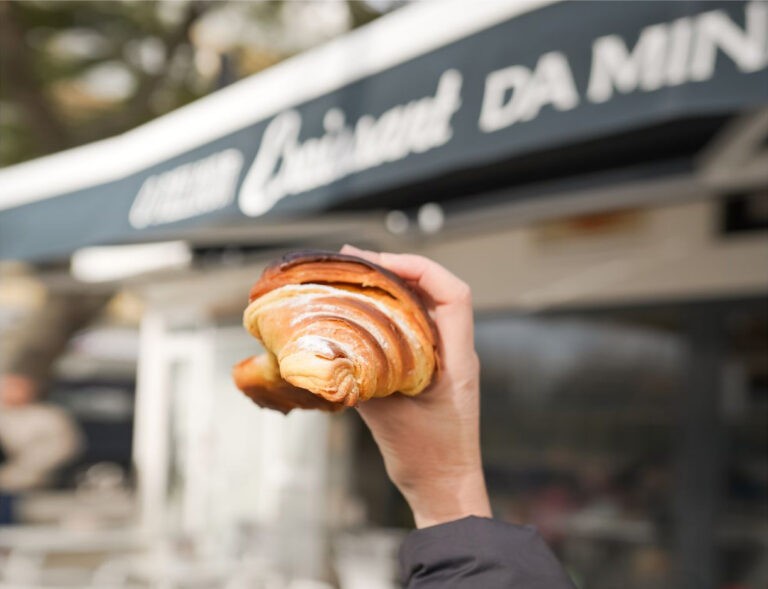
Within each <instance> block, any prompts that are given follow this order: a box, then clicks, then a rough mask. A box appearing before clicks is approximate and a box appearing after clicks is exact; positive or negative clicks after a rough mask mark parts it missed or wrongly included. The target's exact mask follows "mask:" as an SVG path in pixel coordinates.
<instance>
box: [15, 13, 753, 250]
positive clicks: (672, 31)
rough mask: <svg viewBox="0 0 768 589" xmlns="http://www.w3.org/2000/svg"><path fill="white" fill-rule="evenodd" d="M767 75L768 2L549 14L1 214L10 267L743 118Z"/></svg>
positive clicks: (478, 35) (488, 31)
mask: <svg viewBox="0 0 768 589" xmlns="http://www.w3.org/2000/svg"><path fill="white" fill-rule="evenodd" d="M435 4H438V5H439V3H435ZM435 9H436V18H439V17H438V16H437V13H439V6H436V7H435ZM424 34H425V35H426V34H429V31H424ZM398 42H400V40H399V39H397V38H392V43H398ZM767 68H768V4H766V3H763V2H749V3H744V2H685V3H683V2H621V3H600V2H597V3H589V2H578V3H575V2H566V3H557V4H551V5H547V6H544V7H542V8H539V9H537V10H534V11H532V12H528V13H525V14H521V15H518V16H516V17H515V18H511V19H508V20H503V21H501V22H498V23H496V24H493V25H492V26H489V27H487V28H484V29H483V30H480V31H477V32H474V33H472V34H470V35H468V36H466V37H463V38H460V39H458V40H455V41H453V42H451V43H448V44H446V45H444V46H441V47H439V48H437V49H434V50H432V51H429V52H426V53H424V54H422V55H418V56H416V57H414V58H412V59H409V60H407V61H405V62H402V63H399V64H397V65H394V66H391V67H389V68H387V69H385V70H383V71H380V72H378V73H376V74H375V75H370V76H367V77H364V78H362V79H359V80H356V81H353V82H350V83H348V84H346V85H343V86H341V87H339V88H338V89H336V90H334V91H332V92H329V93H327V94H324V95H322V96H319V97H317V98H314V99H312V100H309V101H306V102H304V103H302V104H299V105H296V106H294V107H292V108H288V109H285V110H283V111H281V112H277V113H275V114H274V116H271V117H268V118H266V119H264V120H260V121H258V122H256V123H253V124H250V125H247V126H244V127H243V128H240V129H237V130H235V131H233V132H230V133H227V134H225V135H223V136H221V137H219V138H218V139H215V140H213V141H209V142H207V143H205V144H203V145H199V146H197V147H195V148H193V149H189V150H188V151H186V152H184V153H182V154H180V155H177V156H175V157H172V158H169V159H165V160H163V161H158V162H157V163H156V164H155V165H151V166H148V167H146V168H145V169H142V170H141V171H139V172H136V173H133V174H130V175H127V176H125V177H123V178H120V179H117V180H114V181H111V182H107V183H103V184H99V185H96V186H89V187H87V188H83V189H80V190H77V191H72V192H69V193H66V194H61V195H58V196H55V197H53V198H46V199H44V200H39V201H35V202H29V203H26V204H23V205H20V206H16V207H13V208H8V209H6V210H4V211H0V257H2V258H32V259H35V258H45V257H49V256H55V255H57V254H59V255H60V254H67V253H69V252H71V251H72V250H74V249H75V248H77V247H81V246H83V245H89V244H97V243H114V242H118V241H136V240H143V239H152V237H153V236H154V235H157V234H158V231H160V232H162V233H163V234H168V233H169V231H170V233H171V234H173V235H175V236H179V235H183V229H184V228H185V227H191V226H195V225H199V224H201V223H202V224H208V223H222V222H226V221H227V220H232V219H238V218H239V219H243V218H244V217H245V218H247V217H251V218H260V217H265V216H266V217H269V216H270V215H274V214H281V215H309V214H313V213H317V212H319V211H322V210H324V209H327V208H328V207H330V206H335V207H339V206H342V207H343V205H344V203H346V202H350V203H351V202H354V201H356V200H357V199H361V198H364V197H365V195H368V194H373V193H376V192H380V191H383V190H388V189H392V188H396V187H399V186H405V185H408V184H409V183H415V182H423V181H424V180H428V179H430V178H433V177H438V176H440V175H441V174H446V173H449V172H452V171H457V170H471V169H472V168H474V167H479V166H483V165H487V164H492V163H497V162H502V161H506V160H509V159H512V158H515V157H517V156H520V155H523V154H526V153H530V152H533V151H540V150H544V149H548V148H554V147H559V146H563V145H569V144H570V145H572V144H575V143H578V142H580V141H585V140H591V139H596V138H599V137H601V136H607V135H610V134H612V133H618V132H622V131H627V130H632V129H638V128H642V127H643V126H648V125H652V124H657V123H660V122H663V121H668V120H674V119H680V118H686V117H692V116H705V115H708V114H727V113H730V112H738V111H741V110H744V109H747V108H750V107H753V106H755V105H763V104H768V72H767ZM253 100H258V96H254V97H253ZM232 107H233V108H243V107H244V105H234V104H233V105H232ZM211 124H212V125H215V119H212V120H211ZM0 189H2V173H0ZM372 205H375V203H372ZM41 232H42V234H44V235H45V238H44V239H43V238H41Z"/></svg>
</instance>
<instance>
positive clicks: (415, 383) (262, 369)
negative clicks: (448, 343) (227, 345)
mask: <svg viewBox="0 0 768 589" xmlns="http://www.w3.org/2000/svg"><path fill="white" fill-rule="evenodd" d="M249 300H250V303H249V305H248V307H247V308H246V309H245V313H244V316H243V323H244V325H245V328H246V329H247V330H248V331H249V332H250V333H251V335H253V336H254V337H255V338H257V339H258V340H260V341H261V342H262V343H263V345H264V347H265V348H266V350H267V353H266V354H264V355H261V356H255V357H252V358H247V359H246V360H243V361H242V362H240V363H239V364H237V365H236V366H235V368H234V373H233V374H234V379H235V384H237V386H238V388H239V389H240V390H242V391H243V392H244V393H245V394H246V395H248V396H249V397H250V398H251V399H252V400H253V401H255V402H256V403H257V404H258V405H260V406H262V407H269V408H271V409H277V410H278V411H282V412H283V413H287V412H288V411H290V410H291V409H294V408H302V409H323V410H325V411H337V410H341V409H343V408H344V407H350V406H354V405H357V404H358V403H359V402H361V401H366V400H367V399H370V398H372V397H386V396H387V395H391V394H392V393H395V392H401V393H403V394H405V395H417V394H418V393H420V392H421V391H423V390H424V389H425V388H426V387H427V386H428V385H429V384H430V383H431V382H432V379H433V376H434V374H435V371H436V369H437V351H436V349H437V335H436V330H435V327H434V324H433V323H432V320H431V319H430V317H429V315H428V314H427V311H426V308H425V307H424V304H423V303H422V302H421V300H420V299H419V298H418V297H417V296H416V295H415V294H414V293H413V292H412V291H411V290H410V288H409V287H408V286H407V285H406V284H405V283H404V282H403V281H402V280H401V279H400V278H398V277H397V276H395V275H394V274H392V273H391V272H389V271H387V270H385V269H383V268H380V267H379V266H376V265H375V264H372V263H370V262H368V261H366V260H362V259H360V258H356V257H354V256H348V255H344V254H338V253H333V252H318V251H305V252H296V253H293V254H289V255H287V256H285V257H284V258H282V259H281V260H280V261H278V262H275V263H274V264H272V265H271V266H269V267H267V269H266V270H265V271H264V273H263V274H262V276H261V278H260V279H259V280H258V281H257V282H256V284H255V285H254V286H253V288H252V289H251V293H250V299H249Z"/></svg>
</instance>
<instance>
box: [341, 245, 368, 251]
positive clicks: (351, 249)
mask: <svg viewBox="0 0 768 589" xmlns="http://www.w3.org/2000/svg"><path fill="white" fill-rule="evenodd" d="M341 249H342V250H347V251H352V252H357V253H364V252H365V250H362V249H360V248H359V247H355V246H354V245H350V244H348V243H345V244H344V245H343V246H341Z"/></svg>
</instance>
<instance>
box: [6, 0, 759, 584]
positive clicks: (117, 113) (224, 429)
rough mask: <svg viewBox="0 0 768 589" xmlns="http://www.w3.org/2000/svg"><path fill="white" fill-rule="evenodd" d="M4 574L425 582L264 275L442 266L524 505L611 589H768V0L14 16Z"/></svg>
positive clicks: (95, 8) (507, 496)
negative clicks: (311, 404)
mask: <svg viewBox="0 0 768 589" xmlns="http://www.w3.org/2000/svg"><path fill="white" fill-rule="evenodd" d="M0 166H2V168H0V341H1V345H0V366H2V380H0V402H1V404H0V524H1V525H0V588H8V589H9V588H48V587H56V588H62V589H63V588H70V587H72V588H74V587H77V588H84V587H85V588H142V587H151V588H163V589H165V588H179V589H182V588H184V589H186V588H193V587H194V588H202V587H205V588H217V587H221V588H227V589H234V588H240V587H249V588H254V587H255V588H262V587H263V588H265V589H266V588H270V589H282V588H293V589H298V588H305V589H306V588H312V589H321V588H323V589H334V588H338V589H385V588H387V589H390V588H394V587H397V586H398V585H397V581H396V578H397V574H396V550H397V547H398V546H399V543H400V542H401V540H402V538H403V537H404V535H405V534H406V533H407V531H408V530H409V529H410V528H411V527H412V520H411V516H410V513H409V511H408V509H407V506H406V504H405V503H404V501H403V500H402V498H401V497H400V495H399V494H398V493H397V491H396V489H395V488H394V487H393V486H392V485H391V484H390V483H389V481H388V480H387V478H386V474H385V472H384V469H383V465H382V462H381V458H380V457H379V455H378V452H377V450H376V448H375V445H374V443H373V441H372V439H371V438H370V436H369V434H368V432H367V430H366V429H365V428H364V427H363V426H362V424H361V422H360V420H359V419H358V417H357V414H356V413H355V412H353V411H348V412H346V413H344V414H341V415H333V416H329V415H326V414H320V413H316V412H302V411H295V412H293V413H292V414H291V415H289V416H287V417H284V416H282V415H280V414H278V413H274V412H270V411H267V410H262V409H259V408H258V407H256V406H255V405H253V404H252V403H250V401H249V400H248V399H246V398H245V397H243V396H242V395H241V394H240V393H239V392H238V391H237V390H236V389H235V387H234V385H233V384H232V383H231V380H230V369H231V366H232V365H233V364H234V363H235V362H236V361H238V360H240V359H242V358H244V357H246V356H248V355H252V354H254V353H257V352H258V344H257V342H256V341H255V340H253V339H252V338H251V337H250V336H248V335H247V334H246V332H245V331H244V330H243V329H242V327H241V314H242V311H243V308H244V306H245V302H246V299H247V292H248V290H249V287H250V285H251V284H252V283H253V282H254V281H255V279H256V278H257V277H258V276H259V274H260V272H261V270H262V269H263V268H264V266H265V264H266V263H268V262H269V261H270V260H272V259H274V258H275V257H278V256H280V255H282V254H283V253H284V252H286V251H288V250H291V249H296V248H322V249H337V248H338V247H340V246H341V245H342V244H343V243H353V244H355V245H358V246H360V247H367V248H370V249H376V250H388V251H407V252H415V253H420V254H423V255H426V256H429V257H431V258H433V259H435V260H437V261H438V262H440V263H442V264H444V265H445V266H446V267H448V268H449V269H451V270H452V271H453V272H455V273H456V274H458V275H459V276H461V277H462V278H464V279H465V280H466V281H468V282H469V283H470V285H471V286H472V288H473V293H474V301H475V305H476V321H477V330H476V331H477V334H476V347H477V349H478V353H479V355H480V358H481V363H482V407H483V424H482V442H483V452H484V459H485V469H486V475H487V479H488V484H489V488H490V493H491V498H492V503H493V507H494V512H495V514H496V515H497V517H499V518H500V519H503V520H505V521H509V522H513V523H526V524H528V523H530V524H534V525H536V526H538V528H539V530H540V531H541V533H542V534H543V536H544V537H545V538H546V540H547V541H548V542H549V543H550V545H551V546H552V548H553V550H554V551H555V552H556V553H557V555H558V557H559V558H560V559H561V560H562V561H563V563H564V564H565V566H566V568H567V569H568V571H569V572H570V574H571V575H572V577H573V579H574V581H575V583H576V585H577V586H578V587H579V588H580V589H614V588H619V587H621V588H622V589H646V588H651V587H653V588H659V587H669V588H674V589H759V588H764V587H766V586H768V4H766V3H764V2H681V1H680V2H663V3H662V2H599V3H593V2H553V1H551V0H521V1H517V2H511V1H510V2H502V1H491V0H488V1H484V2H477V3H472V4H471V6H470V4H468V3H466V2H460V1H454V0H445V1H440V2H437V1H422V2H405V1H396V0H365V1H362V0H361V1H352V0H350V1H344V0H324V1H320V0H317V1H288V0H283V1H268V0H263V1H251V2H245V1H227V0H222V1H185V0H178V1H130V0H123V1H94V2H53V1H42V0H40V1H37V0H34V1H33V0H27V1H8V0H0Z"/></svg>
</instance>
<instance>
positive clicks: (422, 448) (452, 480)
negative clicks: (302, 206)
mask: <svg viewBox="0 0 768 589" xmlns="http://www.w3.org/2000/svg"><path fill="white" fill-rule="evenodd" d="M341 252H342V253H345V254H350V255H355V256H358V257H361V258H364V259H366V260H369V261H371V262H373V263H375V264H378V265H380V266H382V267H384V268H386V269H388V270H390V271H391V272H394V273H395V274H397V275H398V276H400V278H402V279H403V280H405V281H406V282H407V283H409V284H410V285H411V286H413V287H414V290H416V291H417V292H419V293H420V294H422V296H423V298H424V300H425V302H426V303H427V305H428V307H429V312H430V315H431V316H432V318H433V319H434V321H435V324H436V325H437V329H438V333H439V337H440V349H439V352H440V372H439V377H438V380H437V381H436V382H434V383H433V384H432V385H431V386H430V388H429V389H427V390H426V391H424V392H423V393H421V394H420V395H418V396H416V397H406V396H404V395H398V394H396V395H391V396H389V397H385V398H381V399H370V400H369V401H366V402H365V403H362V404H360V406H359V407H358V411H359V412H360V415H361V416H362V418H363V420H364V421H365V423H366V425H367V426H368V427H369V429H370V430H371V433H372V434H373V437H374V439H375V440H376V443H377V444H378V446H379V450H380V451H381V454H382V456H383V457H384V465H385V466H386V469H387V474H388V475H389V478H390V479H391V480H392V482H393V483H394V484H395V485H396V486H397V488H398V489H399V490H400V492H401V493H402V494H403V496H404V497H405V499H406V501H408V504H409V505H410V507H411V510H412V511H413V515H414V519H415V521H416V527H418V528H423V527H427V526H433V525H436V524H440V523H445V522H449V521H453V520H457V519H461V518H463V517H466V516H469V515H476V516H481V517H491V508H490V504H489V501H488V493H487V490H486V487H485V480H484V478H483V470H482V460H481V457H480V364H479V361H478V358H477V354H476V353H475V349H474V338H473V321H472V297H471V292H470V289H469V286H467V285H466V284H465V283H464V282H462V281H461V280H459V279H458V278H457V277H456V276H454V275H453V274H451V273H450V272H448V270H446V269H445V268H443V267H442V266H440V265H439V264H437V263H435V262H433V261H431V260H428V259H427V258H424V257H421V256H414V255H406V254H404V255H399V254H388V253H375V252H371V251H366V250H360V249H357V248H355V247H352V246H348V245H345V246H344V247H343V248H342V250H341Z"/></svg>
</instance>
